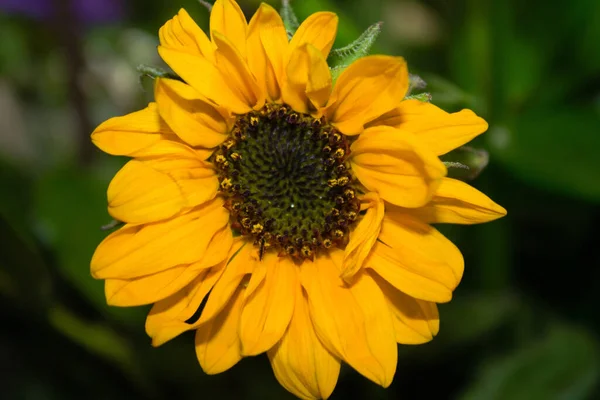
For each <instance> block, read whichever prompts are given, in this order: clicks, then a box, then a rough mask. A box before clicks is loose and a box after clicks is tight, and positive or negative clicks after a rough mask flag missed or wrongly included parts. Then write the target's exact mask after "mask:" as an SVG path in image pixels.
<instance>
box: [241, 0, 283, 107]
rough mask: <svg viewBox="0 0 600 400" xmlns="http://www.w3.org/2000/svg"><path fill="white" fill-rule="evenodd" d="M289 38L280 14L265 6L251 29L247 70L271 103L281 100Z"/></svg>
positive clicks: (262, 6)
mask: <svg viewBox="0 0 600 400" xmlns="http://www.w3.org/2000/svg"><path fill="white" fill-rule="evenodd" d="M287 45H288V40H287V34H286V32H285V27H284V25H283V21H282V20H281V17H280V16H279V13H278V12H277V11H276V10H275V9H274V8H273V7H271V6H270V5H268V4H265V3H262V4H261V5H260V7H259V8H258V10H257V11H256V13H255V14H254V16H253V17H252V19H251V20H250V24H249V26H248V38H247V46H248V67H249V68H250V71H252V74H253V75H254V76H255V77H256V81H257V83H258V85H259V86H260V87H261V89H262V90H263V91H264V92H265V93H266V94H267V95H268V97H269V99H270V100H271V101H277V100H279V98H280V97H281V89H280V88H281V86H282V85H283V76H284V71H283V67H284V57H285V54H286V52H287Z"/></svg>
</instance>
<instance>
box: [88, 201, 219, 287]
mask: <svg viewBox="0 0 600 400" xmlns="http://www.w3.org/2000/svg"><path fill="white" fill-rule="evenodd" d="M228 221H229V213H228V212H227V210H226V209H225V208H223V200H222V199H220V198H216V199H214V200H212V201H211V202H209V203H207V204H204V205H202V206H200V207H196V208H195V209H193V210H192V211H190V212H188V213H185V214H182V215H178V216H176V217H173V218H171V219H169V220H166V221H162V222H158V223H153V224H147V225H141V226H140V225H129V224H128V225H125V226H124V227H122V228H121V229H119V230H118V231H116V232H114V233H112V234H110V235H109V236H108V237H107V238H105V239H104V240H103V241H102V243H100V245H99V246H98V248H97V249H96V252H95V253H94V255H93V257H92V262H91V271H92V276H94V278H96V279H107V278H116V279H131V278H137V277H140V276H144V275H150V274H154V273H157V272H160V271H164V270H166V269H169V268H172V267H175V266H177V265H180V264H190V263H194V262H196V261H199V260H200V259H201V258H202V257H203V255H204V254H205V253H206V247H207V246H208V243H209V242H210V240H211V239H212V237H213V236H214V235H215V233H217V232H218V231H219V230H221V229H222V228H223V227H224V226H225V225H226V224H227V222H228Z"/></svg>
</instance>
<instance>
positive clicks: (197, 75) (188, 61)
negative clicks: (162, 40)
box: [158, 46, 254, 114]
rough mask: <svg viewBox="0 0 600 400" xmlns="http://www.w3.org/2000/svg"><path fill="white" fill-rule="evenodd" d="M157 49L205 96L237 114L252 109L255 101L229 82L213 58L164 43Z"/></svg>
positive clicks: (167, 61)
mask: <svg viewBox="0 0 600 400" xmlns="http://www.w3.org/2000/svg"><path fill="white" fill-rule="evenodd" d="M158 53H159V54H160V56H161V58H162V59H163V60H164V61H165V62H166V63H167V64H168V65H169V66H170V67H171V68H172V69H173V71H175V73H177V75H179V76H180V77H181V78H183V80H184V81H185V82H186V83H188V84H189V85H190V86H192V87H193V88H194V89H196V90H197V91H198V92H199V93H200V95H202V96H203V97H204V98H207V99H210V100H211V101H213V102H214V103H215V104H217V105H219V106H222V107H224V108H226V109H227V110H229V111H230V112H233V113H236V114H245V113H247V112H249V111H250V110H252V106H253V105H254V104H250V103H248V101H247V100H246V99H245V98H244V97H242V96H240V94H239V93H238V90H237V88H235V87H231V86H230V85H229V81H228V79H227V77H226V76H225V75H223V74H222V73H221V72H220V71H219V69H218V68H217V66H216V65H215V63H213V62H212V61H210V60H208V59H206V58H203V57H200V56H197V55H193V54H189V53H187V52H184V51H181V50H178V49H173V48H170V47H165V46H159V47H158Z"/></svg>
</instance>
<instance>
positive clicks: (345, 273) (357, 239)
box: [341, 192, 385, 282]
mask: <svg viewBox="0 0 600 400" xmlns="http://www.w3.org/2000/svg"><path fill="white" fill-rule="evenodd" d="M361 201H362V204H363V207H361V208H363V209H366V210H367V211H366V213H365V215H364V216H363V217H362V219H361V220H360V221H359V223H358V225H357V226H356V228H355V229H354V231H352V232H351V234H350V241H349V242H348V244H347V245H346V249H345V251H344V263H343V265H342V275H341V277H342V279H344V280H345V281H348V282H349V279H351V278H352V277H353V276H354V275H355V274H356V273H357V272H358V271H359V270H360V269H361V268H362V266H363V262H364V261H365V259H366V258H367V256H368V255H369V253H370V252H371V248H372V247H373V245H374V244H375V242H376V241H377V237H378V236H379V231H380V230H381V222H382V220H383V214H384V212H385V207H384V204H383V200H382V199H381V198H380V197H379V195H378V194H377V193H375V192H370V193H367V194H366V195H364V196H363V198H362V199H361Z"/></svg>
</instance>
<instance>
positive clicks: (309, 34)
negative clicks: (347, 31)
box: [288, 12, 338, 58]
mask: <svg viewBox="0 0 600 400" xmlns="http://www.w3.org/2000/svg"><path fill="white" fill-rule="evenodd" d="M337 26H338V16H337V15H335V14H334V13H332V12H317V13H314V14H312V15H310V16H309V17H308V18H306V19H305V20H304V21H303V22H302V23H301V24H300V26H299V27H298V29H297V30H296V33H294V37H292V40H290V46H289V49H288V55H291V54H292V53H293V52H294V51H295V50H296V49H297V48H299V47H301V46H303V45H305V44H311V45H312V46H314V47H315V48H317V49H318V50H319V51H320V52H321V53H322V54H323V57H324V58H327V56H328V55H329V51H330V50H331V47H332V46H333V42H334V41H335V36H336V34H337Z"/></svg>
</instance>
